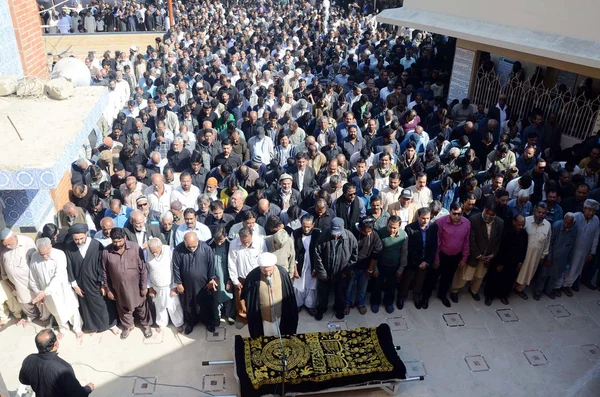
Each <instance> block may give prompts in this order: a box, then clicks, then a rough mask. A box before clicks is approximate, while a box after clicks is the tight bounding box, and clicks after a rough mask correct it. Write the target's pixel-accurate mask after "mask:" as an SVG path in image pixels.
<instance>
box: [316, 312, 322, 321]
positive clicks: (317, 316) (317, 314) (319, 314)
mask: <svg viewBox="0 0 600 397" xmlns="http://www.w3.org/2000/svg"><path fill="white" fill-rule="evenodd" d="M315 320H317V321H321V320H323V312H316V313H315Z"/></svg>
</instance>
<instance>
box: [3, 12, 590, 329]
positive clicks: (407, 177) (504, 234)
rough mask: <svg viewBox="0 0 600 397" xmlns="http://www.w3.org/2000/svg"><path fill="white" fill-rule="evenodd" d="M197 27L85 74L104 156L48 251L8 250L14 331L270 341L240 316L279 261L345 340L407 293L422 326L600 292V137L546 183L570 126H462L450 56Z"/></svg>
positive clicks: (82, 170) (398, 42)
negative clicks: (93, 93)
mask: <svg viewBox="0 0 600 397" xmlns="http://www.w3.org/2000/svg"><path fill="white" fill-rule="evenodd" d="M186 5H187V6H188V7H191V9H192V10H193V9H194V7H196V6H198V7H209V8H211V9H212V10H213V11H214V12H212V13H209V14H208V16H207V17H206V19H207V20H204V21H203V25H201V26H199V25H194V27H193V28H192V27H188V26H187V25H186V23H183V22H182V23H181V24H180V25H179V26H177V27H176V28H174V29H173V30H170V31H168V32H167V33H166V34H165V36H164V37H162V38H158V39H157V45H156V47H149V48H147V49H146V50H145V51H143V52H142V53H139V52H138V49H137V48H136V47H133V46H132V48H131V49H130V53H129V54H127V53H125V52H119V53H115V54H114V56H113V55H112V54H111V53H106V54H104V56H103V58H102V59H95V58H94V57H93V54H91V55H90V57H89V58H88V59H86V64H87V65H88V67H89V68H90V71H92V76H93V82H94V84H97V85H106V86H108V88H109V93H108V95H109V106H108V107H107V109H106V110H105V112H104V118H105V123H104V125H103V128H104V135H105V136H104V139H103V141H102V142H98V143H97V145H94V147H92V145H86V146H85V147H83V148H82V151H81V155H82V156H81V158H80V159H78V160H76V161H75V162H74V163H73V165H72V185H73V188H72V195H71V201H70V202H69V203H67V204H65V205H64V207H63V208H62V210H61V211H59V213H58V215H57V219H56V223H55V224H48V225H46V226H45V227H44V230H43V232H42V233H41V236H40V237H39V238H38V239H37V241H35V242H34V241H33V240H32V239H30V238H28V237H26V236H23V235H16V234H14V233H13V232H11V231H10V230H8V229H5V230H4V231H2V233H1V234H0V240H2V246H3V248H2V252H1V259H2V285H3V289H0V293H2V292H5V294H4V295H2V296H0V301H1V302H3V310H2V311H0V313H1V314H2V316H3V317H1V318H0V321H2V322H5V321H7V319H8V315H9V314H10V313H12V314H13V315H14V316H15V317H16V318H19V319H21V322H28V321H33V320H34V319H36V318H39V319H40V320H41V321H43V322H46V321H48V319H49V318H50V316H52V317H53V318H54V319H55V320H56V322H57V323H58V325H59V328H60V331H61V334H59V336H60V335H62V334H63V333H64V332H65V331H66V330H68V329H69V324H70V326H71V327H73V330H74V332H75V333H76V334H78V336H81V334H82V331H83V330H86V331H89V332H96V331H98V332H99V331H104V330H108V329H110V330H112V331H113V332H115V333H119V332H120V333H121V337H122V338H126V337H127V336H128V335H129V333H130V331H131V330H132V328H133V326H134V320H137V321H138V322H139V324H141V326H142V327H143V330H144V335H145V336H146V337H150V336H151V335H152V332H153V330H152V327H151V326H152V325H153V324H155V325H156V326H157V328H155V329H156V331H160V330H161V328H162V327H165V326H167V324H168V323H169V321H171V322H172V323H173V324H174V326H175V327H177V329H178V331H180V332H185V333H186V334H189V333H190V332H192V330H193V328H194V326H195V325H196V324H198V323H199V322H202V323H204V324H205V326H206V328H207V329H208V330H214V328H215V326H216V325H218V324H219V323H220V322H227V323H229V324H235V325H236V327H237V328H240V329H241V328H243V327H244V325H245V324H246V322H247V320H248V316H249V315H257V313H262V314H263V322H264V321H265V319H266V318H268V319H271V320H273V319H272V318H270V317H269V314H268V310H267V311H264V310H263V309H264V308H263V307H247V305H246V303H247V299H246V298H247V295H248V288H246V286H245V283H246V281H247V280H246V279H247V277H248V275H249V273H250V272H251V271H252V270H253V269H254V268H256V266H257V264H258V258H259V256H260V255H261V254H263V253H265V252H269V253H273V254H274V255H275V256H276V257H277V264H278V265H280V266H282V268H284V269H285V271H286V272H287V274H288V275H289V278H290V280H291V281H292V283H293V288H294V294H295V297H296V303H297V307H298V310H301V309H303V308H305V309H306V310H307V312H308V313H309V314H310V315H311V316H314V317H315V318H316V319H317V320H321V319H322V318H323V317H324V314H325V313H326V311H327V310H328V307H329V298H330V295H331V294H332V293H333V295H334V303H333V311H334V313H335V316H336V317H337V318H338V319H342V318H344V316H345V315H347V314H349V313H350V312H351V310H352V309H353V308H356V309H357V310H358V311H359V312H360V314H365V313H366V312H367V310H368V309H367V297H366V295H367V291H368V290H369V289H370V300H369V305H370V309H371V310H372V311H373V312H375V313H377V312H378V311H379V310H380V307H381V305H383V307H384V308H385V310H386V311H387V312H388V313H392V312H393V311H394V310H396V309H399V310H402V309H403V307H404V302H405V300H407V299H408V297H409V293H410V291H411V290H412V299H413V303H414V305H415V307H416V308H417V309H427V308H428V306H429V301H430V298H431V296H432V294H433V293H434V291H437V292H436V294H437V297H438V298H439V299H440V300H441V302H442V303H443V304H444V305H445V306H447V307H450V306H451V303H450V301H452V302H458V299H459V295H458V292H459V291H460V290H461V289H462V288H464V287H465V286H467V284H469V285H468V287H467V291H468V292H469V293H470V295H471V297H472V299H474V300H476V301H479V300H480V299H481V297H480V290H481V288H483V294H484V298H485V304H486V305H491V304H492V302H493V300H494V299H499V300H500V301H501V302H502V303H503V304H508V303H509V297H510V295H511V293H513V292H514V293H515V294H516V295H517V296H519V297H520V298H522V299H528V296H529V295H528V294H527V292H526V288H528V287H529V288H530V294H532V296H533V298H534V299H536V300H539V299H540V298H541V296H542V295H543V294H545V295H546V296H547V297H548V298H549V299H555V298H557V297H560V296H562V295H563V294H564V295H566V296H572V294H573V291H574V290H575V291H577V290H578V289H579V284H580V283H583V284H585V285H586V286H587V287H588V288H592V289H594V288H595V287H594V286H593V277H594V275H595V274H596V271H597V267H598V265H597V263H598V262H597V260H596V248H597V244H598V235H599V230H600V229H599V223H598V218H597V217H596V216H595V215H596V212H597V210H598V201H597V198H598V196H600V194H599V193H600V190H599V188H598V176H599V174H598V171H599V170H600V165H599V163H598V161H599V160H598V158H599V157H600V146H599V144H600V138H599V137H597V136H594V137H592V138H590V139H588V140H587V141H585V142H584V143H583V144H582V145H581V146H580V147H579V149H578V151H579V152H581V153H585V154H584V155H583V156H581V158H579V159H576V158H575V157H573V158H569V159H568V161H566V162H565V163H560V162H554V161H553V162H552V163H548V162H547V161H546V160H547V157H549V154H550V153H556V152H557V151H558V149H559V146H560V144H559V142H560V126H558V125H557V124H556V117H555V116H556V115H555V114H550V115H549V116H548V117H547V120H545V119H544V115H543V114H542V112H541V111H540V110H538V109H534V110H533V111H532V112H531V113H530V114H528V115H525V117H519V116H518V115H516V114H512V113H511V108H510V104H509V103H507V98H506V97H505V96H500V97H499V98H498V102H497V103H491V104H481V106H474V105H473V104H471V103H470V101H469V100H468V99H463V100H462V101H460V102H458V101H455V102H452V103H449V104H448V103H447V102H446V101H445V100H444V97H445V92H446V91H447V84H446V82H447V78H446V73H447V72H448V71H449V65H451V58H452V49H451V48H452V46H453V45H452V43H451V42H450V41H449V40H448V39H446V38H444V37H432V36H431V35H429V34H427V33H426V32H417V31H411V30H408V29H406V30H401V31H400V32H396V31H395V30H392V29H388V28H385V27H377V26H376V24H375V23H374V21H373V20H372V19H371V18H370V16H364V15H363V14H362V12H361V7H360V6H358V7H349V8H348V10H346V9H337V8H334V9H330V8H329V6H328V4H326V3H324V4H323V5H320V6H319V7H320V8H317V9H313V8H310V3H301V2H290V3H287V4H275V3H273V2H269V1H265V2H262V3H260V4H259V5H258V6H256V5H255V6H254V7H246V8H244V9H242V8H239V7H237V6H234V7H232V9H231V11H232V12H229V11H225V10H224V9H223V8H222V7H221V6H220V5H208V4H207V3H201V4H200V3H196V2H194V3H191V2H189V3H186ZM300 9H302V10H304V11H305V12H304V13H300V12H298V11H299V10H300ZM183 10H184V11H185V10H187V9H185V8H184V9H183ZM186 21H187V22H189V23H191V21H190V19H186ZM190 26H191V25H190ZM478 105H479V104H478ZM579 160H580V161H579ZM484 282H485V285H484V286H483V287H482V285H483V283H484ZM596 286H598V284H597V283H596ZM266 321H267V322H268V320H266ZM118 327H120V329H121V330H120V329H119V328H118Z"/></svg>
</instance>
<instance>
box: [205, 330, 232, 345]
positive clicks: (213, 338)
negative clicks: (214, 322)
mask: <svg viewBox="0 0 600 397" xmlns="http://www.w3.org/2000/svg"><path fill="white" fill-rule="evenodd" d="M226 340H227V328H224V327H217V328H215V332H209V331H208V330H206V341H207V342H225V341H226Z"/></svg>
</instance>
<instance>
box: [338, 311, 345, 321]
mask: <svg viewBox="0 0 600 397" xmlns="http://www.w3.org/2000/svg"><path fill="white" fill-rule="evenodd" d="M344 317H346V315H345V314H344V312H335V318H337V319H338V320H343V319H344Z"/></svg>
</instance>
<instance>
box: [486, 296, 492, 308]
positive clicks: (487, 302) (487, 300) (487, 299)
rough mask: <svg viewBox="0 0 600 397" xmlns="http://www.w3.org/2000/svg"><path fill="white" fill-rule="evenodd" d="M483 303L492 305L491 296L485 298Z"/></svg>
mask: <svg viewBox="0 0 600 397" xmlns="http://www.w3.org/2000/svg"><path fill="white" fill-rule="evenodd" d="M485 305H486V306H492V298H485Z"/></svg>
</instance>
